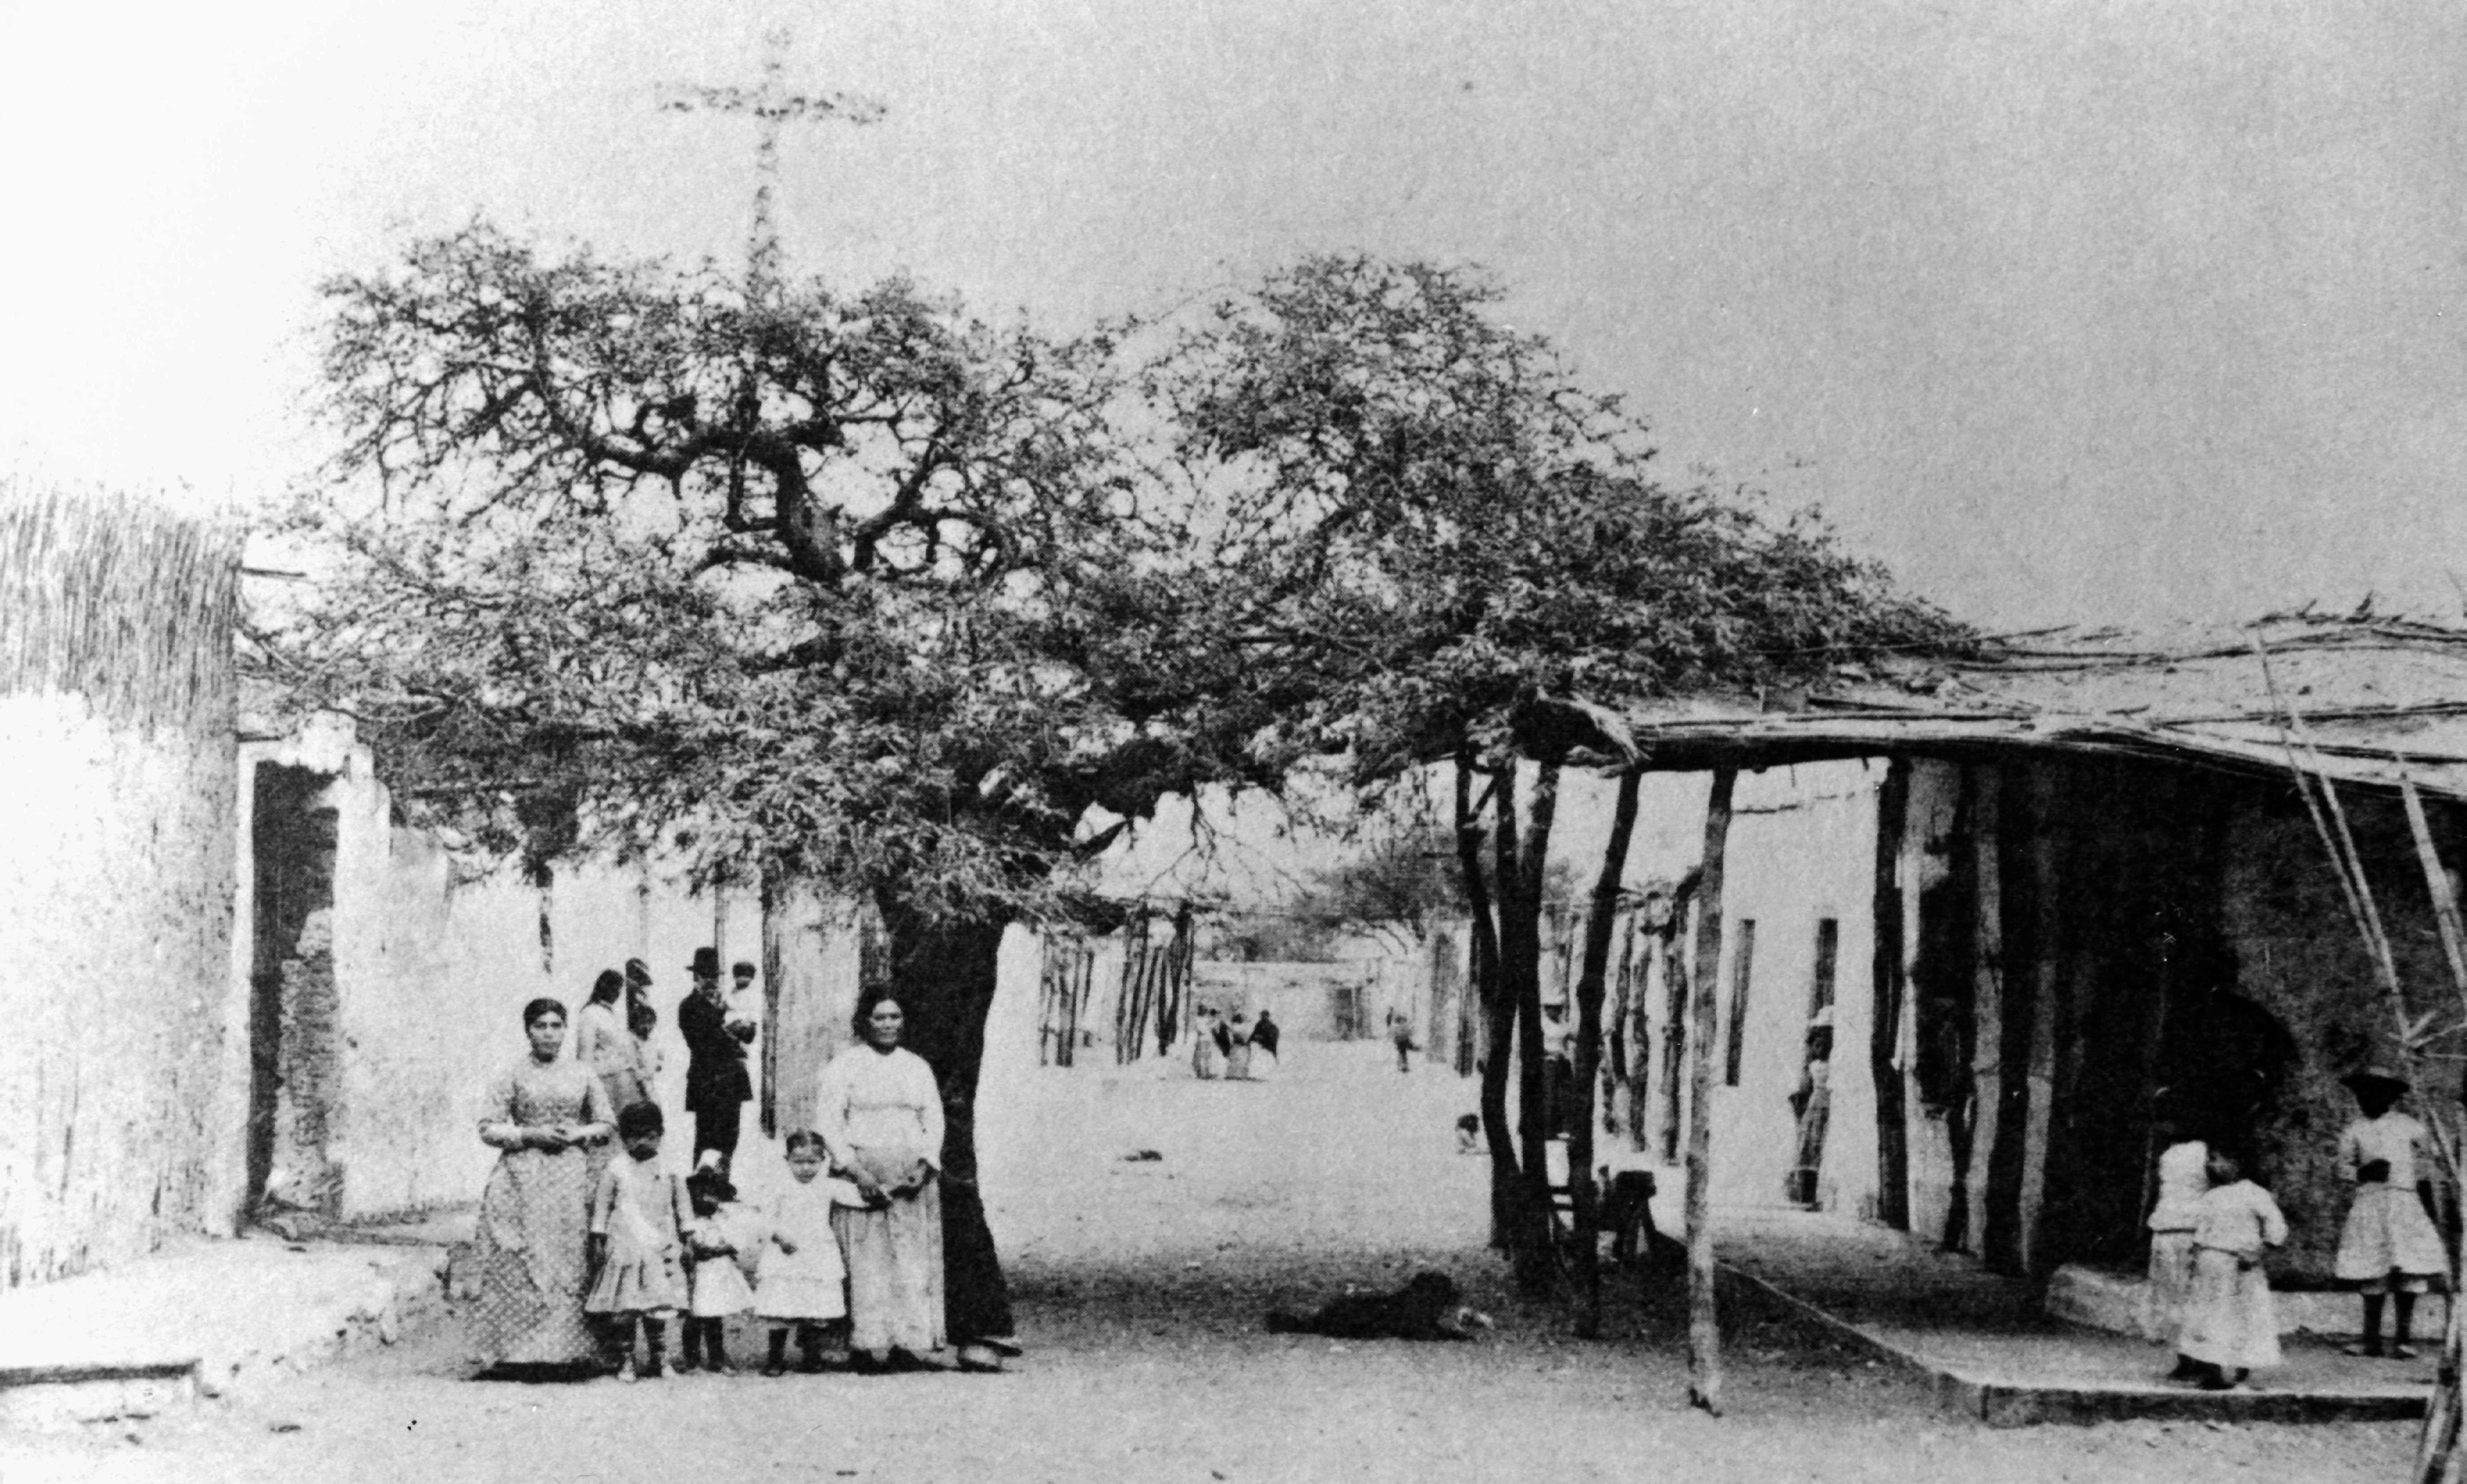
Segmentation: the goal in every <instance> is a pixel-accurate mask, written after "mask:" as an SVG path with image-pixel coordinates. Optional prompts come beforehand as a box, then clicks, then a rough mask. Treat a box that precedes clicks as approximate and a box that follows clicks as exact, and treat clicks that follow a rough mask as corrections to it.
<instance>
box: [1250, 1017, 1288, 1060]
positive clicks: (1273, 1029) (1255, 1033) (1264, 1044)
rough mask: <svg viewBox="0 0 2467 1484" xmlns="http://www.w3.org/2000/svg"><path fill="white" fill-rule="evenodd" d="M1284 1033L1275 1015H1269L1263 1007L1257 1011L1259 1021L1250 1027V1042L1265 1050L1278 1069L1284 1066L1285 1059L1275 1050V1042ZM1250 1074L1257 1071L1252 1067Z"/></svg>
mask: <svg viewBox="0 0 2467 1484" xmlns="http://www.w3.org/2000/svg"><path fill="white" fill-rule="evenodd" d="M1284 1033H1285V1032H1284V1027H1283V1026H1281V1025H1279V1024H1278V1023H1277V1022H1276V1019H1275V1017H1273V1016H1271V1015H1269V1014H1268V1012H1267V1010H1266V1009H1265V1008H1264V1007H1263V1008H1262V1009H1261V1010H1260V1011H1259V1023H1258V1024H1256V1025H1254V1026H1252V1027H1251V1044H1252V1045H1253V1046H1257V1047H1258V1048H1259V1049H1260V1050H1262V1051H1265V1052H1267V1053H1268V1056H1269V1058H1270V1059H1271V1060H1273V1061H1275V1062H1276V1064H1277V1066H1278V1068H1279V1069H1282V1068H1283V1067H1284V1065H1285V1059H1284V1056H1283V1055H1282V1054H1281V1053H1279V1051H1278V1050H1277V1043H1278V1041H1279V1040H1280V1039H1282V1037H1283V1036H1284ZM1252 1075H1253V1076H1257V1075H1258V1072H1257V1071H1256V1069H1254V1071H1253V1072H1252Z"/></svg>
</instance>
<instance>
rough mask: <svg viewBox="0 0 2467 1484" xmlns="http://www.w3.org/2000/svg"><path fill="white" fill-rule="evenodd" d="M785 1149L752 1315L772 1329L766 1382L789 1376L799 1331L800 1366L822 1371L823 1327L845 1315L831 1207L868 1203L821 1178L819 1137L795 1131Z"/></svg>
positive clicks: (849, 1187) (843, 1276)
mask: <svg viewBox="0 0 2467 1484" xmlns="http://www.w3.org/2000/svg"><path fill="white" fill-rule="evenodd" d="M786 1148H787V1154H788V1174H789V1176H790V1177H791V1179H790V1182H789V1184H788V1186H787V1188H786V1189H784V1190H783V1191H781V1193H780V1195H779V1196H778V1197H777V1198H776V1199H775V1200H773V1201H772V1202H771V1203H770V1206H771V1209H770V1210H769V1212H768V1213H767V1216H768V1220H767V1221H766V1222H765V1223H764V1224H763V1225H765V1227H767V1228H768V1229H767V1232H766V1237H765V1240H766V1241H768V1243H769V1244H770V1246H771V1247H772V1248H773V1249H774V1250H772V1251H770V1252H768V1253H766V1254H765V1255H764V1256H763V1259H762V1269H761V1276H760V1280H759V1281H758V1283H757V1284H756V1285H755V1290H754V1312H755V1313H756V1314H757V1315H759V1316H761V1318H762V1319H763V1320H764V1321H765V1322H767V1323H769V1324H770V1326H771V1359H770V1363H768V1364H766V1365H764V1366H763V1367H762V1374H763V1375H765V1376H778V1375H780V1374H781V1373H782V1372H784V1371H785V1370H787V1368H788V1332H789V1331H790V1330H794V1331H796V1332H797V1348H798V1350H799V1352H800V1353H802V1354H803V1357H804V1368H805V1369H806V1370H808V1371H818V1370H821V1369H822V1368H823V1355H822V1327H823V1326H824V1325H826V1324H833V1323H836V1322H838V1321H839V1320H840V1319H842V1318H845V1317H846V1316H847V1315H848V1265H847V1264H846V1263H845V1262H843V1261H842V1260H841V1257H840V1243H839V1238H838V1237H837V1236H835V1235H833V1234H832V1232H831V1207H832V1206H833V1205H849V1206H861V1205H863V1204H865V1197H864V1196H862V1195H860V1194H858V1192H857V1188H856V1186H854V1185H853V1184H850V1183H849V1181H847V1180H837V1179H825V1178H824V1176H823V1166H824V1163H825V1160H826V1156H825V1154H824V1152H823V1138H822V1135H819V1134H816V1133H814V1132H813V1131H811V1130H809V1129H800V1130H798V1131H797V1132H795V1133H793V1134H791V1135H788V1137H787V1141H786Z"/></svg>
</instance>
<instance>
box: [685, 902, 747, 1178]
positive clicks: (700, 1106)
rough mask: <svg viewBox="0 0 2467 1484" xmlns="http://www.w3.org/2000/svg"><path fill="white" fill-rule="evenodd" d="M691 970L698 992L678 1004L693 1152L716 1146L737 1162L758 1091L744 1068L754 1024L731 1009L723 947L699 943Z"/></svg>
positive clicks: (699, 1152) (700, 1152) (694, 991)
mask: <svg viewBox="0 0 2467 1484" xmlns="http://www.w3.org/2000/svg"><path fill="white" fill-rule="evenodd" d="M690 972H691V974H692V975H693V981H694V987H693V993H691V994H690V995H688V996H686V998H685V999H684V1000H683V1001H679V1003H678V1005H677V1031H678V1034H680V1035H682V1036H684V1037H685V1041H686V1112H688V1113H691V1114H693V1120H694V1142H693V1153H694V1158H695V1159H696V1160H697V1161H699V1160H700V1159H701V1158H702V1154H703V1151H704V1150H706V1149H716V1150H718V1151H719V1153H720V1155H721V1156H722V1158H727V1159H728V1160H730V1161H731V1162H734V1161H735V1160H736V1140H737V1133H738V1128H739V1125H740V1124H741V1123H742V1121H743V1119H744V1116H745V1105H746V1103H747V1102H748V1101H750V1100H751V1099H752V1098H753V1096H754V1078H753V1076H752V1074H751V1073H749V1072H748V1071H747V1070H746V1068H745V1044H746V1043H747V1042H749V1041H752V1040H753V1039H754V1024H753V1023H752V1022H751V1021H748V1020H745V1019H744V1018H743V1017H741V1016H736V1015H732V1014H730V1013H729V1006H728V997H727V995H726V994H725V993H724V992H723V991H722V990H721V989H720V987H719V950H717V949H715V948H697V949H695V950H694V956H693V963H692V965H691V967H690Z"/></svg>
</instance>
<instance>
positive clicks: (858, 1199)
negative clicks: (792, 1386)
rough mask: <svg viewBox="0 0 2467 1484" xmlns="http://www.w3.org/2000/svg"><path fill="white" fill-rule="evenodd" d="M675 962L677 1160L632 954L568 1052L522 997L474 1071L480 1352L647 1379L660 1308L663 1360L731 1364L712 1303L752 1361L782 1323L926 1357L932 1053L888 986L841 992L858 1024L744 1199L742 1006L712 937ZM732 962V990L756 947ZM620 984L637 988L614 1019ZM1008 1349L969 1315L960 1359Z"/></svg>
mask: <svg viewBox="0 0 2467 1484" xmlns="http://www.w3.org/2000/svg"><path fill="white" fill-rule="evenodd" d="M690 973H691V974H692V976H693V978H694V989H693V992H692V993H691V994H690V995H688V996H687V997H686V999H685V1000H684V1001H683V1002H682V1003H680V1004H679V1006H678V1012H677V1019H678V1025H679V1029H680V1031H681V1032H682V1033H683V1034H684V1036H685V1039H686V1044H687V1049H688V1052H689V1056H690V1061H689V1063H688V1067H687V1073H686V1107H687V1110H688V1111H689V1112H690V1113H691V1114H692V1116H693V1120H694V1138H693V1155H692V1158H691V1172H690V1174H688V1175H686V1176H684V1177H682V1178H680V1177H679V1176H678V1175H677V1174H676V1173H675V1172H674V1171H673V1170H672V1169H671V1168H670V1167H669V1165H668V1162H667V1160H666V1159H665V1158H664V1157H663V1153H662V1149H663V1144H664V1141H665V1139H666V1137H667V1133H668V1130H667V1119H666V1117H665V1115H664V1114H663V1113H662V1112H661V1109H660V1106H659V1104H658V1102H657V1101H656V1100H655V1099H654V1098H653V1096H652V1091H651V1089H652V1079H653V1078H654V1077H655V1076H656V1074H657V1070H658V1067H657V1060H656V1053H655V1052H654V1051H653V1049H652V1048H651V1047H650V1046H649V1044H648V1041H647V1036H646V1034H645V1033H642V1032H638V1031H637V1030H636V1028H635V1027H637V1026H640V1025H642V1024H644V1023H645V1008H646V1007H645V1006H643V1005H642V1004H641V998H642V994H643V992H644V991H645V990H647V988H648V987H649V984H650V974H649V971H648V969H647V968H645V966H644V965H643V964H642V962H641V961H640V960H639V959H638V960H635V961H633V962H631V963H629V964H628V965H627V967H626V972H625V973H623V974H619V973H617V972H616V971H613V970H612V971H609V972H608V973H605V974H602V975H601V976H600V978H599V981H598V982H597V983H596V984H595V985H594V988H593V992H592V996H591V999H590V1001H588V1002H587V1003H586V1004H585V1005H584V1007H583V1009H582V1010H581V1012H580V1013H579V1014H578V1015H577V1017H576V1031H577V1034H576V1036H575V1046H574V1054H573V1055H572V1056H571V1057H568V1056H565V1055H563V1054H562V1052H563V1047H564V1042H565V1039H566V1030H567V1026H566V1011H565V1006H564V1005H563V1004H562V1003H560V1002H559V1001H555V1000H552V999H541V1000H534V1001H532V1002H531V1003H529V1004H528V1005H526V1006H524V1008H523V1030H524V1035H525V1037H526V1039H527V1040H528V1042H529V1052H528V1054H527V1055H526V1056H524V1057H523V1058H521V1059H520V1060H518V1061H517V1062H515V1063H514V1064H513V1065H512V1066H511V1067H510V1068H508V1069H507V1070H506V1072H505V1073H504V1074H502V1075H501V1076H500V1077H499V1078H498V1079H497V1080H496V1082H495V1083H494V1084H493V1085H492V1086H491V1087H490V1089H489V1091H488V1095H487V1108H486V1111H485V1113H483V1116H482V1118H481V1121H480V1137H481V1138H482V1140H483V1141H485V1142H486V1143H487V1144H488V1145H489V1146H491V1147H492V1148H495V1149H497V1150H499V1151H500V1154H499V1157H498V1160H497V1165H496V1168H495V1169H494V1171H493V1172H491V1174H490V1176H489V1178H488V1183H487V1189H486V1191H485V1192H484V1193H483V1195H482V1198H481V1206H480V1217H479V1225H478V1229H477V1232H476V1233H475V1237H474V1242H473V1257H474V1261H475V1269H476V1271H475V1281H476V1286H477V1291H478V1292H477V1303H476V1305H475V1306H474V1309H473V1312H472V1315H471V1322H472V1332H473V1338H474V1339H475V1341H476V1346H475V1348H476V1350H477V1352H478V1359H479V1360H480V1361H481V1362H482V1363H483V1364H484V1365H486V1366H488V1367H491V1368H500V1367H502V1368H514V1369H522V1370H536V1369H542V1368H554V1369H572V1370H604V1369H606V1368H607V1367H608V1365H609V1363H610V1362H611V1361H612V1360H613V1361H614V1362H615V1365H616V1370H617V1375H618V1377H619V1379H620V1380H622V1381H629V1382H630V1381H635V1380H640V1379H647V1378H656V1377H659V1376H662V1375H664V1374H665V1373H666V1372H667V1371H668V1369H670V1366H669V1364H668V1328H669V1325H670V1323H671V1321H679V1322H680V1323H681V1325H682V1329H681V1333H680V1336H679V1338H680V1341H681V1346H680V1353H679V1355H678V1357H677V1360H676V1361H675V1364H674V1367H673V1368H674V1369H676V1370H679V1371H689V1370H694V1369H698V1368H708V1369H709V1370H711V1371H713V1372H716V1373H718V1374H722V1375H734V1374H736V1363H735V1362H734V1361H733V1360H731V1359H730V1357H729V1354H728V1350H727V1340H726V1325H727V1321H728V1320H730V1319H731V1318H736V1317H740V1316H745V1315H752V1316H753V1317H754V1318H755V1319H756V1320H757V1321H758V1323H759V1324H761V1325H765V1326H767V1327H768V1330H769V1334H768V1339H769V1354H768V1359H767V1363H766V1364H765V1365H764V1367H763V1374H764V1375H766V1376H779V1375H781V1374H783V1373H784V1372H785V1371H786V1369H787V1346H788V1342H789V1340H790V1339H791V1338H794V1339H795V1340H796V1341H797V1343H798V1349H799V1355H800V1360H801V1365H802V1368H803V1369H804V1370H807V1371H817V1370H822V1369H825V1368H826V1348H828V1345H827V1342H828V1339H829V1338H830V1337H831V1336H832V1335H833V1334H834V1333H839V1332H844V1333H845V1338H846V1347H847V1352H848V1362H849V1367H850V1368H851V1369H853V1370H856V1371H859V1372H867V1373H872V1372H883V1371H892V1370H902V1369H909V1368H913V1367H917V1366H919V1365H922V1364H924V1363H925V1362H924V1360H923V1358H924V1357H925V1356H926V1355H928V1354H929V1353H932V1352H939V1351H941V1350H943V1349H945V1348H946V1346H947V1344H948V1342H949V1339H950V1338H951V1336H950V1328H951V1327H950V1326H949V1325H948V1323H947V1322H946V1315H945V1285H944V1261H943V1260H944V1251H943V1229H942V1192H941V1189H940V1180H941V1176H942V1158H943V1134H944V1121H943V1120H944V1113H943V1102H942V1097H941V1094H940V1091H939V1087H938V1085H937V1083H936V1081H935V1077H934V1071H933V1068H931V1067H929V1066H928V1065H927V1064H926V1062H925V1061H924V1060H923V1058H921V1057H919V1056H917V1054H916V1053H915V1052H913V1051H910V1050H907V1049H905V1048H904V1047H903V1046H901V1045H900V1041H901V1037H902V1035H903V1033H904V1030H905V1026H906V1013H905V1011H904V1009H903V1007H902V1006H901V1004H900V1002H899V1001H898V1000H897V999H896V998H894V997H893V996H891V995H888V994H879V995H873V996H870V997H869V998H868V999H867V1000H866V1001H864V1002H863V1003H862V1004H861V1005H860V1007H859V1009H858V1012H857V1017H856V1022H855V1025H854V1030H855V1035H856V1040H855V1044H854V1045H852V1046H849V1048H848V1049H846V1050H844V1051H842V1052H840V1053H839V1054H838V1055H836V1056H834V1057H832V1058H831V1059H830V1061H829V1062H828V1063H827V1064H826V1066H824V1067H823V1068H821V1069H820V1072H819V1076H818V1079H817V1083H816V1093H817V1095H816V1101H815V1109H814V1114H813V1120H812V1126H811V1127H809V1128H805V1129H800V1130H795V1131H791V1132H790V1133H789V1134H788V1135H787V1136H786V1138H785V1139H784V1140H783V1141H782V1146H781V1147H782V1156H783V1168H782V1170H781V1172H780V1175H781V1178H780V1179H778V1180H775V1181H773V1182H772V1183H773V1184H774V1185H775V1186H776V1189H775V1190H774V1191H772V1192H771V1193H769V1194H767V1195H766V1196H765V1198H764V1199H763V1200H762V1201H760V1202H759V1203H757V1202H753V1201H748V1200H746V1199H743V1198H742V1197H741V1196H740V1194H739V1191H738V1189H737V1186H736V1180H735V1179H734V1173H733V1166H734V1165H735V1163H736V1152H737V1146H738V1142H739V1134H740V1124H741V1119H742V1113H743V1108H744V1105H745V1103H746V1102H747V1101H749V1100H750V1099H751V1098H752V1096H753V1084H752V1078H751V1076H750V1075H749V1072H748V1069H747V1068H746V1047H747V1046H748V1045H749V1044H750V1043H751V1042H752V1040H753V1039H754V1036H755V1033H756V1027H755V1023H754V1022H753V1020H752V1019H751V1017H750V1016H749V1015H747V1014H745V1013H743V1012H742V1011H741V1010H740V1009H739V1008H737V1006H736V1004H734V1003H732V1001H731V999H730V997H729V996H728V995H727V994H726V993H725V992H723V991H722V989H721V988H720V984H719V963H718V955H717V954H716V952H715V951H713V950H711V949H701V950H697V951H696V953H695V955H694V960H693V963H692V965H691V967H690ZM736 978H737V982H738V985H739V988H740V991H741V990H742V988H743V987H744V986H745V985H747V984H748V983H750V982H751V980H752V979H753V978H754V966H753V965H752V964H738V965H736ZM740 998H741V994H740ZM622 999H630V1000H632V1001H634V1002H635V1004H634V1008H633V1010H631V1011H630V1012H628V1014H627V1019H626V1020H625V1021H623V1022H620V1021H619V1019H618V1015H619V1011H618V1009H617V1005H618V1003H619V1001H621V1000H622ZM653 1023H655V1022H653ZM621 1024H622V1026H623V1027H624V1028H623V1029H622V1031H619V1030H618V1029H617V1027H618V1026H620V1025H621ZM1006 1307H1007V1306H1006ZM1003 1317H1004V1319H1006V1320H1007V1314H1005V1315H1003ZM980 1327H982V1326H974V1325H972V1326H971V1329H972V1330H973V1329H975V1328H980ZM1018 1353H1019V1350H1018V1345H1017V1342H1016V1341H1015V1339H1013V1338H1011V1337H1010V1336H1009V1335H1008V1334H1007V1333H1000V1334H976V1333H970V1334H967V1335H965V1336H963V1337H962V1339H961V1343H960V1344H959V1346H958V1365H959V1368H960V1369H962V1370H968V1371H990V1370H999V1369H1001V1368H1002V1361H1003V1360H1004V1358H1005V1357H1007V1356H1014V1355H1017V1354H1018Z"/></svg>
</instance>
